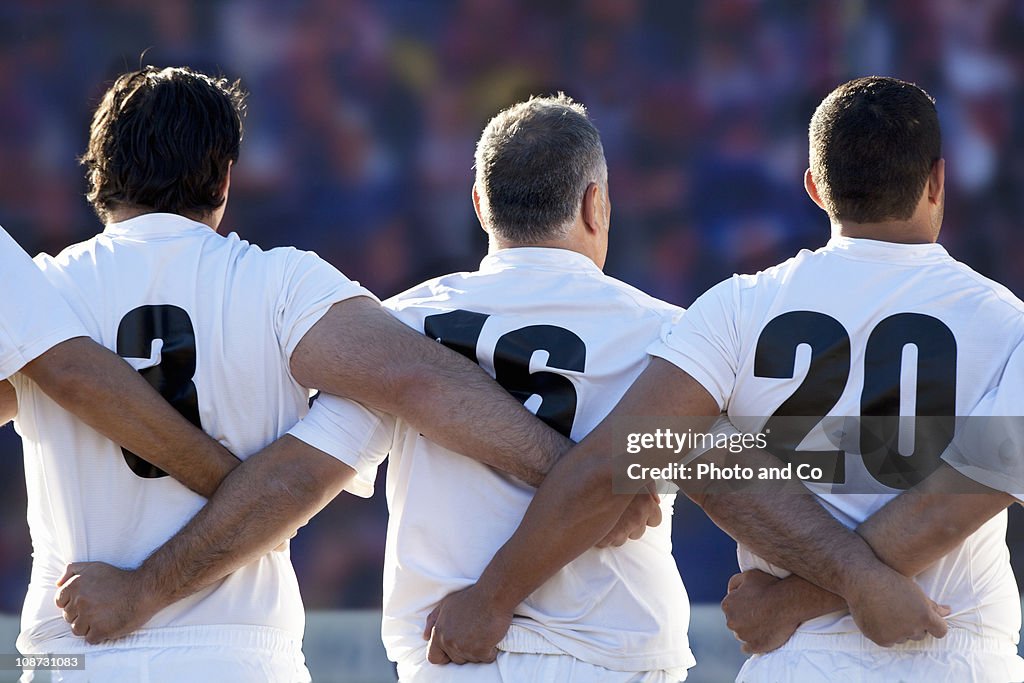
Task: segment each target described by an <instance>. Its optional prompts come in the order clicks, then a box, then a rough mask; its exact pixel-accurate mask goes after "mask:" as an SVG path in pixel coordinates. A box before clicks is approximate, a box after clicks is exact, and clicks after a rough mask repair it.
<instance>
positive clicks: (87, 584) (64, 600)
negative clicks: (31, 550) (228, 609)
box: [57, 435, 355, 643]
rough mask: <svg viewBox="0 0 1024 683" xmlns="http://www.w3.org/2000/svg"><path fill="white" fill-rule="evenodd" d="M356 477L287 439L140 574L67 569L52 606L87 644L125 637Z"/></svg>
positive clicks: (273, 541)
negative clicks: (55, 601)
mask: <svg viewBox="0 0 1024 683" xmlns="http://www.w3.org/2000/svg"><path fill="white" fill-rule="evenodd" d="M354 475H355V470H354V469H352V468H351V467H349V466H348V465H346V464H345V463H343V462H341V461H339V460H337V459H336V458H333V457H331V456H330V455H327V454H326V453H324V452H322V451H319V450H317V449H316V448H313V447H312V446H309V445H307V444H305V443H303V442H302V441H300V440H298V439H296V438H294V437H292V436H289V435H285V436H283V437H282V438H280V439H278V440H277V441H275V442H274V443H272V444H271V445H270V446H268V447H267V448H265V449H264V450H263V451H261V452H259V453H257V454H256V455H253V456H252V457H250V458H248V459H247V460H246V461H245V463H244V465H243V466H242V467H239V468H237V469H235V471H233V472H232V473H231V474H229V475H228V477H227V478H226V479H225V480H224V482H223V483H222V484H221V486H220V488H219V489H218V490H217V494H216V495H215V496H214V498H213V500H212V501H211V502H210V503H209V504H208V505H206V506H205V507H204V508H203V509H202V510H200V511H199V513H198V514H197V515H196V516H195V517H194V518H193V519H192V520H191V521H190V522H189V523H188V524H187V525H185V527H184V528H183V529H182V530H181V531H179V532H178V533H177V534H175V535H174V537H172V538H171V539H170V540H169V541H167V543H165V544H164V545H163V546H161V547H160V548H158V549H157V550H156V551H155V552H154V553H153V554H152V555H151V556H150V557H149V558H148V559H147V560H146V561H145V562H143V564H142V566H141V567H139V568H138V570H136V571H129V570H125V569H119V568H116V567H112V566H110V565H108V564H104V563H102V562H80V563H75V564H71V565H69V566H68V568H67V570H66V571H65V574H64V577H63V578H62V579H61V582H60V585H61V590H60V591H59V592H58V594H57V606H58V607H61V608H62V609H63V610H64V614H65V619H66V620H67V621H68V622H69V623H71V625H72V632H73V633H74V634H75V635H79V636H84V637H85V639H86V640H87V641H88V642H90V643H98V642H101V641H103V640H107V639H110V638H117V637H119V636H122V635H125V634H128V633H131V632H132V631H135V630H136V629H138V628H139V627H141V626H142V625H143V624H145V623H146V622H147V621H149V619H150V618H152V616H153V615H154V614H156V613H157V612H159V611H160V610H161V609H163V608H164V607H166V606H168V605H170V604H171V603H173V602H176V601H177V600H180V599H182V598H184V597H187V596H189V595H192V594H193V593H195V592H196V591H199V590H202V589H203V588H205V587H207V586H209V585H211V584H213V583H215V582H216V581H218V580H220V579H222V578H224V577H225V576H227V575H228V574H230V573H231V572H233V571H235V570H236V569H238V568H239V567H242V566H244V565H246V564H248V563H250V562H252V561H254V560H256V559H258V558H259V557H261V556H263V555H265V554H266V553H268V552H270V551H271V550H272V549H273V548H275V547H276V546H278V545H279V544H280V543H282V542H283V541H285V540H287V539H288V538H289V537H291V536H292V535H293V534H294V533H295V531H296V530H297V529H298V528H299V527H300V526H302V525H303V524H305V523H306V522H307V521H309V519H310V518H311V517H313V516H314V515H315V514H316V513H317V512H319V511H320V510H322V509H323V508H324V506H325V505H327V503H329V502H330V501H331V500H332V499H333V498H334V497H335V496H337V495H338V493H340V492H341V490H342V489H343V488H344V487H345V485H346V484H347V483H348V482H349V481H351V479H352V477H353V476H354Z"/></svg>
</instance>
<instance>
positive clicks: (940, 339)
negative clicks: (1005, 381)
mask: <svg viewBox="0 0 1024 683" xmlns="http://www.w3.org/2000/svg"><path fill="white" fill-rule="evenodd" d="M801 344H806V345H808V346H810V347H811V362H810V366H809V367H808V369H807V375H806V377H804V380H803V381H802V382H801V383H800V386H798V387H797V389H796V391H795V392H793V394H792V395H791V396H790V397H789V398H788V399H786V400H785V401H783V403H782V405H780V406H779V407H778V409H777V410H776V411H775V414H774V415H772V417H770V418H769V419H768V421H767V422H766V423H765V425H764V431H765V433H766V435H767V437H768V450H769V451H770V452H772V453H773V454H775V455H776V456H777V457H779V458H780V459H781V460H783V461H784V462H806V463H810V464H813V465H815V466H817V467H821V468H822V469H823V470H825V471H826V472H831V473H832V476H831V477H826V480H828V481H831V482H832V483H834V484H841V483H843V482H844V481H845V470H846V466H845V465H846V463H845V453H844V452H843V451H841V450H837V451H821V452H819V451H798V450H797V446H798V445H799V444H800V442H801V441H802V440H803V439H804V437H805V436H807V433H808V432H809V431H810V430H811V429H813V428H814V426H815V425H817V424H818V423H819V422H821V420H822V419H823V418H824V417H825V415H827V414H828V413H829V412H830V411H831V410H832V408H834V407H835V405H836V403H838V402H839V399H840V397H841V396H842V394H843V392H844V391H845V390H846V384H847V381H848V380H849V378H850V336H849V334H847V332H846V329H845V328H844V327H843V326H842V324H841V323H840V322H839V321H838V320H836V319H835V318H833V317H832V316H829V315H826V314H824V313H817V312H814V311H790V312H789V313H783V314H782V315H780V316H778V317H776V318H773V319H772V320H771V321H770V322H769V323H768V324H767V325H765V327H764V329H763V330H762V331H761V335H760V337H758V340H757V347H756V350H755V352H754V375H755V376H756V377H771V378H777V379H792V378H793V376H794V374H795V365H796V349H797V347H798V346H800V345H801ZM910 344H913V345H914V346H915V347H916V348H917V382H916V391H915V396H914V402H915V410H914V413H915V415H916V416H924V417H923V418H922V417H916V418H915V419H914V450H913V452H912V453H911V454H910V455H903V454H901V453H900V452H899V448H898V443H899V431H900V399H901V396H900V389H901V386H900V385H901V376H902V366H903V351H904V348H905V347H906V346H908V345H910ZM955 412H956V339H955V338H954V337H953V333H952V332H951V331H950V329H949V328H948V327H947V326H946V324H945V323H943V322H942V321H941V320H939V319H937V318H933V317H932V316H929V315H923V314H920V313H898V314H896V315H891V316H889V317H888V318H885V319H884V320H882V321H881V322H879V323H878V324H877V325H876V326H875V328H874V329H873V330H871V333H870V334H869V335H868V341H867V346H866V347H865V350H864V387H863V390H862V391H861V398H860V418H859V424H860V429H859V431H860V455H861V457H862V459H863V461H864V466H865V467H866V468H867V470H868V472H869V473H870V474H871V476H872V477H874V478H875V479H876V480H877V481H878V482H879V483H881V484H883V485H885V486H888V487H890V488H895V489H907V488H910V487H911V486H913V485H915V484H917V483H918V482H920V481H921V480H922V479H924V478H925V477H927V476H928V475H929V474H931V473H932V471H933V470H934V469H935V467H937V466H938V463H939V456H941V455H942V452H943V451H944V450H945V449H946V446H948V445H949V442H950V441H952V439H953V429H954V424H955V417H954V416H955Z"/></svg>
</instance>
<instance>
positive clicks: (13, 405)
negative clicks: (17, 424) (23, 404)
mask: <svg viewBox="0 0 1024 683" xmlns="http://www.w3.org/2000/svg"><path fill="white" fill-rule="evenodd" d="M17 414H18V396H17V394H15V392H14V386H13V385H12V384H11V383H10V382H8V381H7V380H5V379H0V425H5V424H7V423H8V422H10V421H11V420H13V419H14V418H15V417H16V416H17Z"/></svg>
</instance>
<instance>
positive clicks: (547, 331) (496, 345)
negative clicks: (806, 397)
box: [291, 248, 694, 678]
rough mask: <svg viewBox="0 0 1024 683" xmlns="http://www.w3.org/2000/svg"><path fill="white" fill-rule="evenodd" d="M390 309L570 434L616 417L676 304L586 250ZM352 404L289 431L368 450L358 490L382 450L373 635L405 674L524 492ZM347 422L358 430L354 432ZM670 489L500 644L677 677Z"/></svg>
mask: <svg viewBox="0 0 1024 683" xmlns="http://www.w3.org/2000/svg"><path fill="white" fill-rule="evenodd" d="M385 306H387V307H388V308H390V309H391V310H392V311H393V312H394V313H395V315H396V316H398V318H399V319H400V320H402V321H403V322H404V323H406V324H407V325H409V326H411V327H413V328H414V329H417V330H420V331H422V332H424V333H425V334H427V335H429V336H430V337H433V338H435V339H437V340H438V341H440V342H441V343H443V344H445V345H446V346H449V347H450V348H452V349H455V350H456V351H458V352H460V353H462V354H464V355H466V356H468V357H469V358H471V359H472V360H474V361H476V362H478V363H479V364H480V365H481V366H482V367H483V368H484V370H486V371H487V372H488V373H490V374H491V375H492V376H495V377H496V379H497V381H498V382H499V383H500V384H501V385H502V386H504V387H505V389H507V390H508V391H509V392H510V393H512V394H513V395H514V396H516V397H517V398H519V399H520V400H522V401H523V402H524V403H525V405H526V407H527V408H528V409H530V410H531V411H533V412H535V413H536V414H537V415H538V416H540V417H541V418H543V419H544V420H545V421H546V422H547V423H548V424H550V425H552V426H553V427H555V428H556V429H558V430H560V431H561V432H562V433H563V434H567V435H570V436H571V437H572V438H573V439H575V440H579V439H581V438H583V437H584V436H586V434H587V433H588V432H590V431H591V430H592V429H593V428H594V427H595V426H596V425H597V424H598V423H599V422H600V421H601V420H602V419H604V417H605V416H606V415H607V414H608V413H609V412H610V411H611V409H612V408H613V407H614V406H615V404H616V403H617V402H618V401H619V399H620V398H621V397H622V395H623V394H624V393H625V392H626V390H627V389H628V388H629V386H630V385H631V384H632V383H633V381H634V380H635V379H636V378H637V376H639V375H640V373H641V372H642V371H643V369H644V368H645V367H646V366H647V364H648V360H647V357H646V353H645V350H646V348H647V346H648V345H649V344H650V343H651V342H653V341H654V340H656V339H657V338H658V336H659V335H660V333H661V331H662V329H663V327H666V326H667V325H668V324H669V323H670V321H671V320H672V319H673V318H674V317H675V316H677V315H678V314H679V313H680V312H681V309H678V308H676V307H674V306H670V305H669V304H666V303H664V302H662V301H659V300H657V299H654V298H652V297H650V296H647V295H646V294H643V293H642V292H640V291H638V290H636V289H634V288H632V287H629V286H628V285H625V284H623V283H622V282H619V281H618V280H614V279H612V278H610V277H608V276H606V275H604V274H603V273H602V272H601V270H600V269H599V268H598V267H597V266H595V265H594V263H593V262H592V261H591V260H590V259H588V258H587V257H585V256H582V255H580V254H577V253H575V252H571V251H566V250H562V249H548V248H516V249H505V250H501V251H498V252H495V253H493V254H491V255H489V256H487V257H486V258H485V259H484V260H483V262H482V263H481V264H480V270H478V271H476V272H472V273H458V274H454V275H448V276H445V277H442V278H439V279H436V280H432V281H430V282H427V283H425V284H423V285H420V286H419V287H416V288H414V289H411V290H409V291H407V292H405V293H403V294H400V295H398V296H396V297H394V298H393V299H391V300H389V301H386V302H385ZM353 412H355V409H354V408H352V407H351V406H341V407H340V408H339V407H337V406H335V405H334V403H333V402H332V401H331V400H330V399H328V400H323V401H317V403H316V404H315V405H314V408H313V410H312V411H311V412H310V414H309V416H307V418H306V419H305V420H303V421H302V422H301V423H300V424H299V425H298V426H297V427H296V428H295V429H294V430H292V432H291V433H292V434H293V435H294V436H297V437H298V438H301V439H303V440H304V441H307V442H308V443H310V444H311V445H313V446H315V447H317V448H320V449H321V450H324V451H327V452H335V451H338V452H342V453H344V452H346V451H351V450H352V449H353V448H358V447H363V450H364V464H363V465H361V466H360V467H357V470H359V472H360V475H359V479H358V480H357V484H356V485H355V486H354V487H353V489H352V490H353V491H355V492H359V493H362V494H364V495H366V494H368V493H369V492H370V490H371V489H370V487H371V486H372V481H373V476H374V470H375V468H376V465H377V464H378V463H379V462H380V460H381V459H383V457H384V456H385V455H386V453H387V451H388V448H389V447H390V448H391V458H390V461H389V465H388V475H387V498H388V504H389V507H390V511H391V519H390V523H389V525H388V536H387V547H386V550H385V562H384V618H383V628H382V631H383V638H384V644H385V646H386V648H387V651H388V655H389V657H390V658H391V659H392V660H394V661H396V662H400V668H401V662H403V661H406V662H412V661H422V660H424V659H425V657H426V643H425V642H424V640H423V637H422V632H423V626H424V624H425V623H426V618H427V615H428V614H429V613H430V611H431V609H433V607H434V606H435V605H436V604H437V602H438V601H439V600H441V599H442V598H443V597H445V596H446V595H448V594H449V593H452V592H454V591H457V590H460V589H462V588H465V587H467V586H469V585H471V584H473V583H475V582H476V580H477V579H478V578H479V576H480V574H481V573H482V572H483V570H484V568H485V567H486V566H487V564H488V563H489V562H490V560H491V558H492V557H493V556H494V554H495V553H496V552H497V551H498V549H499V548H500V547H501V546H502V545H503V544H504V543H505V541H507V540H508V539H509V538H510V537H511V536H512V534H513V533H514V532H515V530H516V528H517V527H518V525H519V522H520V520H521V519H522V517H523V514H524V513H525V512H526V508H527V507H528V506H529V504H530V501H531V499H532V498H533V494H534V489H532V488H530V487H528V486H526V485H524V484H522V483H521V482H519V481H517V480H515V479H512V478H510V477H508V476H506V475H504V474H501V473H499V472H497V471H495V470H493V469H491V468H489V467H487V466H485V465H482V464H480V463H479V462H477V461H475V460H471V459H469V458H466V457H463V456H461V455H458V454H456V453H454V452H452V451H449V450H446V449H444V448H441V447H440V446H438V445H436V444H434V443H432V442H430V441H428V440H427V439H425V438H424V437H423V436H421V435H420V434H419V433H418V432H417V431H416V430H414V429H410V428H409V427H408V426H407V425H403V424H402V423H401V422H400V421H399V423H398V425H397V428H396V429H395V430H394V432H393V435H394V437H393V441H394V443H393V444H392V438H390V437H391V436H392V432H391V431H390V430H389V428H388V426H387V425H386V423H385V424H382V423H381V421H380V419H379V418H373V417H372V415H370V414H368V413H365V412H364V414H363V416H362V417H359V416H358V415H353V414H352V413H353ZM353 420H355V421H353ZM353 424H359V425H360V426H359V431H360V432H361V434H362V436H358V435H353V427H352V425H353ZM469 428H472V427H471V426H470V427H469ZM353 444H354V445H353ZM672 498H673V497H672V496H665V497H664V498H663V502H662V505H663V508H664V512H665V519H666V522H665V523H663V524H661V525H660V526H659V527H657V528H654V529H649V530H648V531H647V533H646V534H645V535H644V536H643V538H641V539H640V540H638V541H630V542H628V543H626V544H625V545H624V546H622V547H620V548H609V549H591V550H588V551H587V552H586V553H584V554H583V555H581V556H580V557H579V558H578V559H576V560H575V561H573V562H572V563H570V564H569V565H568V566H566V567H565V568H564V569H562V570H561V571H560V572H559V573H558V574H556V575H555V576H554V577H552V578H551V579H550V580H549V581H548V582H547V583H545V584H544V585H543V586H542V587H541V588H539V589H538V590H537V591H536V592H534V593H533V594H532V595H530V597H529V598H527V599H526V601H524V602H523V603H522V604H521V605H520V606H519V607H518V608H517V609H516V616H515V618H514V620H513V623H512V626H511V628H510V629H509V632H508V635H507V636H506V637H505V638H504V640H502V641H501V643H499V645H498V647H499V649H501V650H504V651H508V652H519V653H533V654H569V655H571V656H573V657H576V658H577V659H580V660H583V661H585V662H587V663H590V664H595V665H598V666H601V667H605V668H608V669H613V670H616V671H652V670H664V669H671V670H674V671H676V672H678V673H679V677H680V678H681V677H683V676H684V675H685V669H686V668H688V667H690V666H692V665H693V663H694V660H693V657H692V655H691V653H690V649H689V645H688V641H687V635H686V631H687V626H688V622H689V603H688V601H687V598H686V592H685V589H684V588H683V584H682V580H681V579H680V577H679V571H678V569H677V568H676V564H675V561H674V560H673V558H672V554H671V537H670V532H671V528H670V523H669V522H668V520H669V519H670V514H671V505H672V500H671V499H672Z"/></svg>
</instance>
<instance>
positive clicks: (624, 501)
mask: <svg viewBox="0 0 1024 683" xmlns="http://www.w3.org/2000/svg"><path fill="white" fill-rule="evenodd" d="M590 439H591V437H588V438H587V439H585V440H584V441H583V442H582V443H581V444H580V445H579V446H578V447H577V448H576V449H574V450H573V451H570V453H569V455H568V456H566V457H565V458H563V459H562V460H561V461H560V462H559V463H558V464H556V465H555V467H554V468H553V469H552V470H551V473H550V474H549V475H548V477H547V479H546V480H545V481H544V483H543V484H542V485H541V487H540V488H539V489H538V490H537V494H536V495H535V496H534V498H533V502H532V503H531V504H530V507H529V508H528V509H527V511H526V514H525V516H524V517H523V520H522V522H520V524H519V528H518V529H517V530H516V533H515V534H514V535H513V536H512V538H510V539H509V540H508V541H507V542H506V543H505V545H504V546H502V548H501V549H500V550H499V551H498V552H497V553H496V554H495V556H494V558H493V559H492V560H491V562H490V564H489V565H488V566H487V568H486V569H485V570H484V572H483V574H482V575H481V576H480V579H479V580H478V581H477V588H478V589H479V590H480V591H482V593H483V594H484V595H486V596H487V598H488V599H489V600H490V601H492V603H493V604H494V605H495V606H497V607H499V608H501V609H503V610H507V611H512V610H513V609H514V608H515V606H516V605H518V604H519V603H521V602H522V601H523V600H525V599H526V598H527V596H529V595H530V594H531V593H532V592H533V591H534V590H536V589H537V588H539V587H540V586H541V585H542V584H543V583H544V582H545V581H547V580H548V579H549V578H551V577H552V576H553V575H554V574H555V573H557V572H558V571H559V570H560V569H561V568H562V567H564V566H565V565H567V564H569V563H570V562H571V561H573V560H574V559H576V558H577V557H579V556H580V555H582V554H583V553H584V552H586V551H587V550H589V549H590V548H591V547H593V546H594V544H595V543H597V542H598V541H599V540H600V539H601V538H603V537H604V536H605V535H606V534H608V532H609V531H611V529H612V527H614V526H615V523H616V522H617V521H618V519H619V517H621V516H622V513H623V511H624V510H625V509H626V507H627V506H628V505H629V503H630V501H631V500H632V496H631V495H628V494H622V495H613V494H612V482H611V477H610V476H609V471H608V469H607V468H605V467H601V466H600V465H599V464H596V463H595V462H594V461H593V460H594V458H595V457H596V456H595V454H593V453H590V454H589V455H588V452H590V451H593V450H595V449H594V448H593V446H594V445H595V444H593V443H591V442H590ZM588 458H590V462H588Z"/></svg>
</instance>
